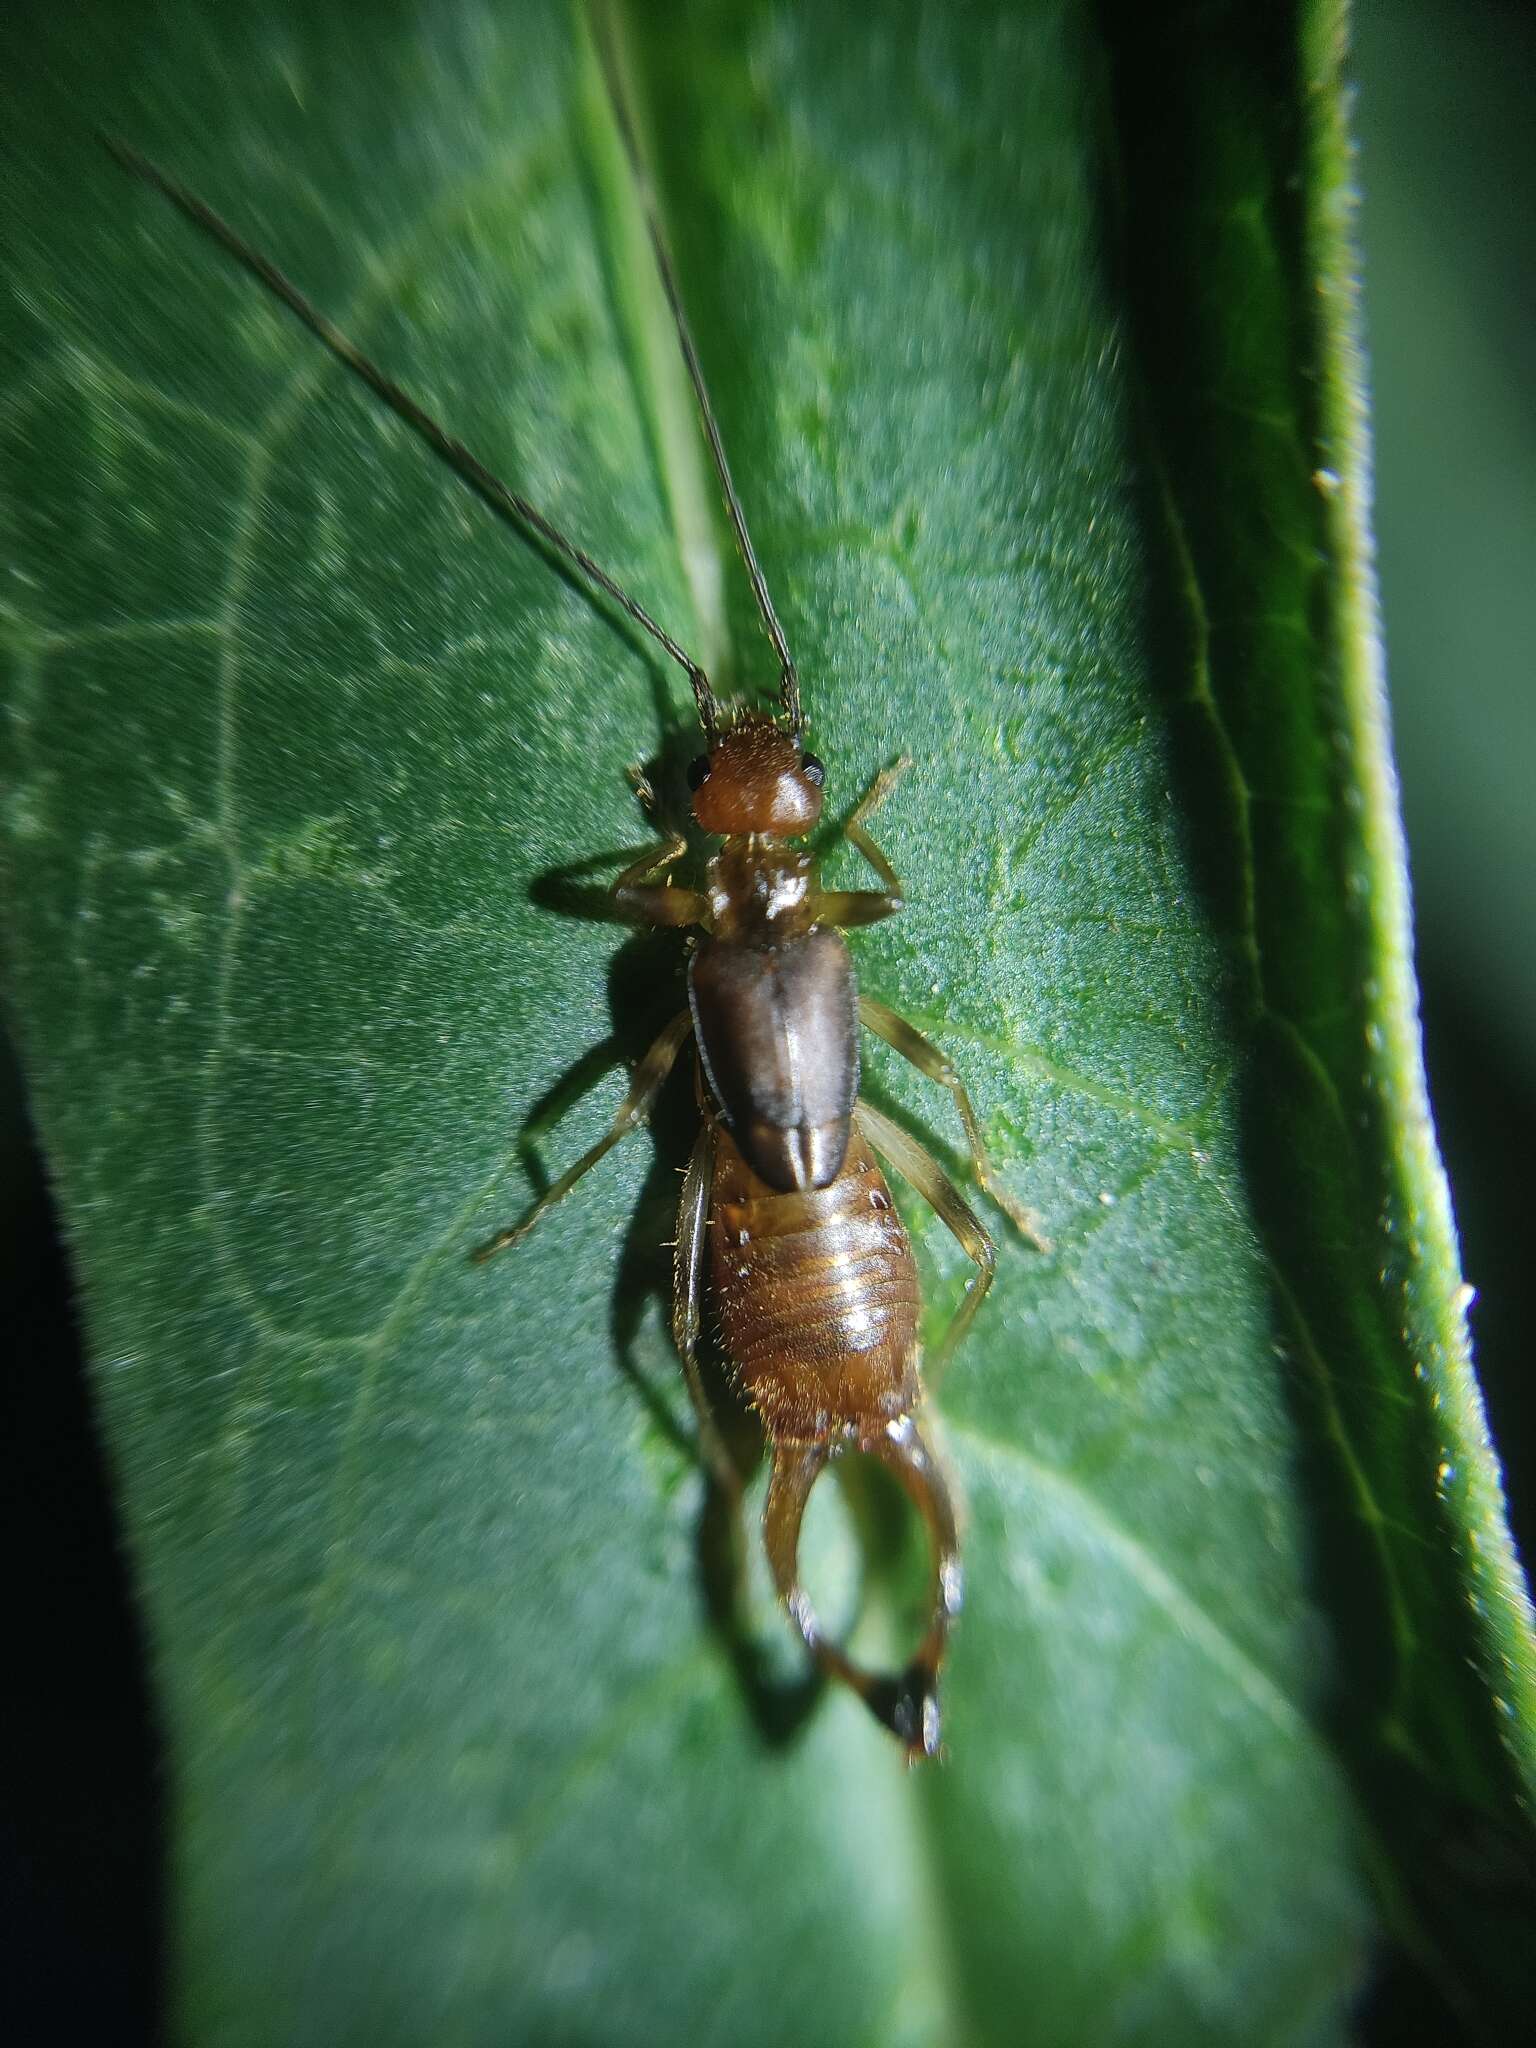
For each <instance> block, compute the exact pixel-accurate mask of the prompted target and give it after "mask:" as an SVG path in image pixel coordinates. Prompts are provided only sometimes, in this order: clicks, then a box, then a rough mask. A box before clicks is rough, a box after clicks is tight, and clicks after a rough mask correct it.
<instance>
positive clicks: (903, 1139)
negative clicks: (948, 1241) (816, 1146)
mask: <svg viewBox="0 0 1536 2048" xmlns="http://www.w3.org/2000/svg"><path fill="white" fill-rule="evenodd" d="M854 1115H855V1116H856V1117H857V1119H858V1121H859V1124H860V1125H861V1127H862V1129H863V1131H864V1135H865V1137H867V1138H868V1140H869V1142H870V1144H871V1145H873V1146H874V1148H875V1150H876V1151H877V1152H878V1153H879V1154H880V1156H881V1157H882V1158H883V1159H886V1160H888V1161H889V1162H890V1164H891V1165H892V1166H894V1167H895V1169H896V1171H897V1172H898V1173H899V1174H900V1175H901V1176H902V1178H903V1179H904V1180H908V1181H910V1182H911V1183H912V1185H913V1187H915V1188H916V1189H917V1192H918V1193H919V1194H920V1195H921V1196H922V1198H923V1200H924V1201H925V1202H926V1203H927V1204H928V1206H929V1207H930V1208H931V1209H932V1210H933V1211H934V1213H935V1215H937V1217H938V1218H939V1221H940V1222H941V1223H943V1224H944V1225H945V1226H946V1228H948V1229H949V1230H950V1231H952V1232H953V1234H954V1236H955V1237H956V1238H957V1239H958V1240H959V1243H960V1248H961V1250H962V1251H963V1252H964V1253H965V1255H966V1257H967V1258H969V1259H973V1260H974V1261H975V1263H976V1275H975V1278H974V1279H973V1280H972V1281H971V1284H970V1286H969V1287H968V1288H967V1289H966V1295H965V1299H964V1301H962V1302H961V1304H960V1306H959V1308H957V1309H956V1311H955V1313H954V1317H953V1319H952V1320H951V1322H950V1325H949V1328H948V1329H947V1330H946V1331H945V1332H944V1335H943V1337H942V1339H941V1340H940V1343H939V1347H938V1350H937V1351H936V1352H935V1353H934V1356H933V1361H932V1365H931V1367H930V1370H929V1378H930V1381H931V1382H932V1383H934V1384H936V1383H937V1379H936V1376H937V1374H938V1372H939V1371H940V1370H941V1369H942V1367H943V1366H944V1364H945V1363H946V1362H947V1361H948V1359H949V1358H950V1357H951V1356H952V1355H953V1353H954V1350H955V1347H956V1345H957V1344H959V1342H960V1340H961V1338H962V1337H964V1335H965V1333H966V1331H967V1330H968V1329H969V1328H970V1327H971V1324H972V1322H973V1321H974V1320H975V1317H976V1311H977V1309H979V1308H980V1307H981V1304H982V1302H983V1300H984V1299H985V1298H986V1292H987V1289H988V1288H989V1287H990V1286H991V1285H992V1275H993V1273H994V1272H995V1271H996V1268H997V1252H996V1250H995V1248H994V1246H993V1243H992V1240H991V1238H990V1237H989V1236H988V1235H987V1233H986V1231H985V1229H984V1228H983V1227H982V1223H981V1219H980V1218H979V1217H978V1216H977V1214H976V1212H975V1210H974V1209H973V1208H972V1207H971V1205H970V1204H969V1202H967V1201H966V1199H965V1197H964V1196H963V1195H962V1194H961V1192H960V1190H959V1189H958V1188H957V1187H956V1186H955V1184H954V1182H953V1181H952V1180H951V1179H950V1177H949V1175H948V1174H947V1173H946V1172H945V1171H944V1169H943V1167H942V1166H940V1164H939V1162H938V1161H937V1160H936V1159H935V1158H934V1157H933V1155H932V1153H931V1152H929V1151H927V1150H926V1149H925V1148H924V1147H923V1146H921V1145H919V1143H918V1142H917V1140H916V1138H913V1137H909V1136H908V1134H907V1133H906V1132H905V1131H904V1130H903V1129H902V1128H901V1126H900V1125H899V1124H893V1123H892V1122H891V1120H890V1118H889V1117H888V1116H882V1115H881V1114H880V1111H879V1110H878V1109H873V1108H871V1107H870V1105H869V1104H868V1103H867V1102H861V1103H860V1104H859V1106H858V1108H857V1109H856V1110H855V1111H854Z"/></svg>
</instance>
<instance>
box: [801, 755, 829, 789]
mask: <svg viewBox="0 0 1536 2048" xmlns="http://www.w3.org/2000/svg"><path fill="white" fill-rule="evenodd" d="M800 773H801V774H802V775H803V776H804V777H805V779H806V781H807V782H809V783H811V784H812V785H813V786H814V787H815V788H817V789H820V787H821V785H822V784H823V783H824V782H825V781H826V779H827V771H826V768H825V767H824V766H823V764H822V762H821V761H820V760H819V759H818V757H817V756H816V755H815V754H802V755H801V756H800Z"/></svg>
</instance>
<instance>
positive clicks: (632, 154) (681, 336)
mask: <svg viewBox="0 0 1536 2048" xmlns="http://www.w3.org/2000/svg"><path fill="white" fill-rule="evenodd" d="M593 40H594V41H595V43H596V44H597V47H598V55H599V60H600V62H601V64H602V67H603V78H604V82H605V84H606V85H607V87H608V97H609V100H610V101H611V102H612V105H613V113H614V119H615V120H616V121H617V123H618V127H619V134H620V135H621V136H622V138H623V141H624V153H625V155H626V156H627V157H628V158H629V164H630V169H631V170H632V171H633V173H634V178H635V185H636V188H637V190H638V193H639V198H640V210H641V212H642V213H643V214H644V215H645V225H646V228H647V230H648V232H649V234H650V238H651V247H652V249H653V250H654V251H655V254H656V268H657V269H658V271H660V273H661V288H662V290H663V291H664V292H665V293H666V295H667V304H668V305H669V306H670V307H671V309H672V320H673V324H674V325H675V326H676V328H677V339H678V345H679V346H680V347H681V349H682V351H683V361H684V362H685V363H686V364H687V365H688V377H689V381H690V382H691V383H692V385H693V395H694V397H695V398H696V399H697V400H698V404H699V417H700V418H701V419H702V421H703V423H704V433H705V436H706V438H707V439H708V441H709V452H710V454H711V455H712V456H713V457H714V459H715V473H716V474H717V476H718V477H719V479H720V488H721V490H722V491H723V492H724V494H725V509H726V511H727V512H728V513H729V515H730V520H731V526H732V529H733V531H734V532H735V535H736V545H737V547H738V548H740V550H741V559H742V561H743V562H744V563H745V564H746V569H747V575H748V577H749V578H750V579H751V583H752V595H753V596H754V597H755V598H756V599H757V609H758V612H759V614H760V615H761V618H762V621H763V630H764V631H765V632H766V633H767V635H768V638H769V639H770V640H771V641H772V642H773V651H774V653H775V654H777V656H778V657H779V702H780V703H781V704H782V705H783V707H784V716H785V718H786V719H787V720H788V721H789V724H790V727H791V729H792V730H793V732H794V733H795V735H796V737H797V738H798V737H799V735H800V733H801V732H802V731H803V730H804V728H805V719H804V717H803V715H802V713H801V710H800V678H799V676H798V675H797V674H796V673H795V664H794V660H793V657H792V656H791V654H790V651H789V642H788V641H787V640H786V639H785V638H784V628H783V627H782V626H781V625H780V624H779V619H778V614H777V613H776V612H775V611H774V608H773V599H772V598H771V597H770V596H769V595H768V583H767V579H766V578H765V577H764V575H763V572H762V568H761V566H760V564H759V562H758V559H757V552H756V550H755V549H754V547H753V546H752V536H751V535H750V534H749V533H748V532H747V520H746V514H745V513H744V512H743V511H742V509H741V500H740V498H738V497H737V495H736V486H735V484H734V483H733V482H732V481H731V466H730V464H729V463H728V462H727V461H726V459H725V443H724V442H723V441H722V440H721V438H720V429H719V427H718V425H717V424H716V422H715V414H714V408H713V407H712V406H711V404H710V402H709V393H708V391H707V390H706V389H705V385H704V370H703V367H702V365H701V364H700V362H699V352H698V350H697V349H696V348H695V347H694V343H693V332H692V330H691V328H690V327H689V325H688V316H687V314H686V313H685V312H684V311H683V299H682V293H681V292H680V291H679V289H678V284H677V276H676V273H675V272H674V271H673V268H672V258H671V255H670V253H669V251H668V249H667V239H666V236H665V235H664V234H663V233H662V230H661V217H660V214H659V212H658V209H657V204H656V193H655V190H654V188H653V186H652V184H651V180H650V177H649V175H648V173H647V171H646V168H645V163H644V161H643V159H642V157H641V155H640V143H639V140H638V138H637V136H636V134H635V130H634V125H633V123H632V122H631V120H630V118H629V107H628V105H627V103H626V101H625V98H624V87H623V81H622V80H621V79H620V77H619V72H618V61H617V57H616V55H615V52H614V51H613V49H612V48H611V46H610V44H609V40H608V37H607V35H606V34H604V33H603V32H602V30H599V31H598V32H597V33H596V35H595V36H594V38H593Z"/></svg>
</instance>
